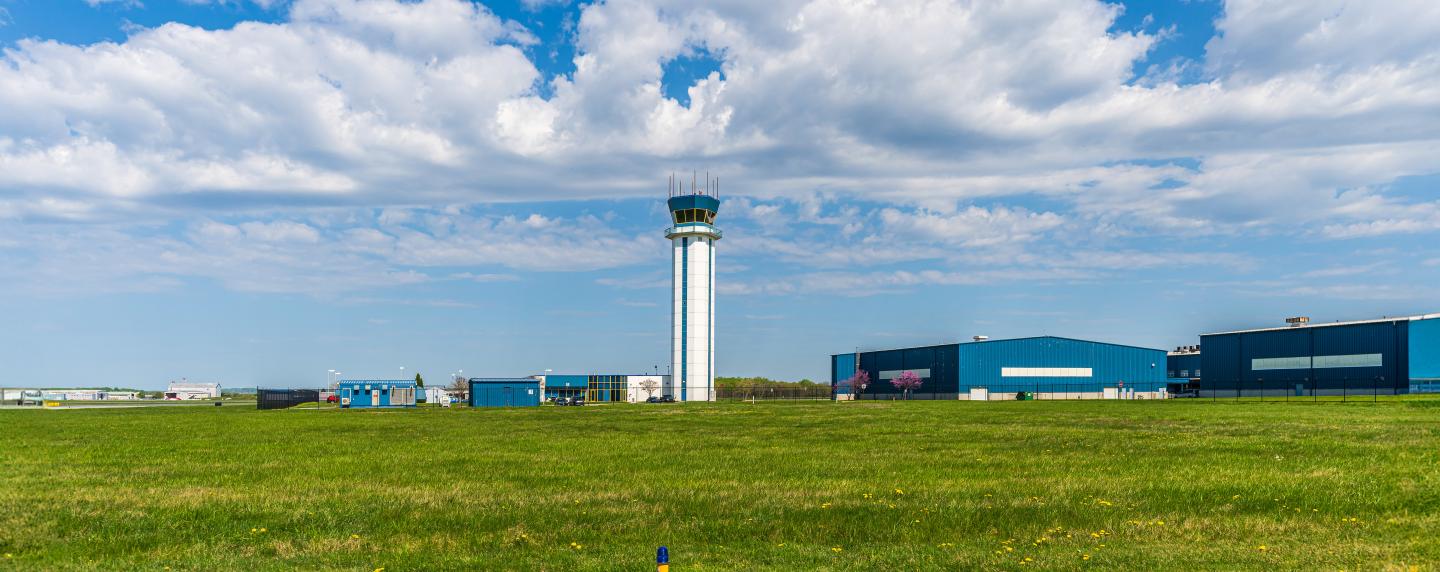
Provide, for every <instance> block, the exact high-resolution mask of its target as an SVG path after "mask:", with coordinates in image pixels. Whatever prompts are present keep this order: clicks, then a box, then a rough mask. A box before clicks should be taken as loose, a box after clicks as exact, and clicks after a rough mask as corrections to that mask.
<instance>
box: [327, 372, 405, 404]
mask: <svg viewBox="0 0 1440 572" xmlns="http://www.w3.org/2000/svg"><path fill="white" fill-rule="evenodd" d="M336 391H337V392H338V393H339V394H340V407H342V408H352V409H360V408H367V407H414V406H415V380H413V379H347V380H344V381H341V382H340V383H339V384H337V389H336Z"/></svg>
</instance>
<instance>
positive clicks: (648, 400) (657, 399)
mask: <svg viewBox="0 0 1440 572" xmlns="http://www.w3.org/2000/svg"><path fill="white" fill-rule="evenodd" d="M645 403H660V398H659V397H656V396H653V395H652V396H650V398H649V399H646V400H645Z"/></svg>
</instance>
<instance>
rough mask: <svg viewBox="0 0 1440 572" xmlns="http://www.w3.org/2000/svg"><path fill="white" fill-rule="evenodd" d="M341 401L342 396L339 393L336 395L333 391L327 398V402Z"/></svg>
mask: <svg viewBox="0 0 1440 572" xmlns="http://www.w3.org/2000/svg"><path fill="white" fill-rule="evenodd" d="M339 401H340V397H339V396H337V395H335V394H333V393H332V394H330V396H329V397H326V398H325V403H336V402H339Z"/></svg>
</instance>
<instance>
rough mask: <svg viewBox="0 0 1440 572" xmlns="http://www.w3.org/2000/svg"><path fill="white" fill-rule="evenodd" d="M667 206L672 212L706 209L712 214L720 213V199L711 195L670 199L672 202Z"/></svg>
mask: <svg viewBox="0 0 1440 572" xmlns="http://www.w3.org/2000/svg"><path fill="white" fill-rule="evenodd" d="M666 204H667V205H668V206H669V207H670V211H671V212H674V211H678V210H685V209H705V210H707V211H710V212H712V213H718V212H720V199H717V198H715V197H712V196H709V195H683V196H678V197H670V200H669V201H668V202H667V203H666Z"/></svg>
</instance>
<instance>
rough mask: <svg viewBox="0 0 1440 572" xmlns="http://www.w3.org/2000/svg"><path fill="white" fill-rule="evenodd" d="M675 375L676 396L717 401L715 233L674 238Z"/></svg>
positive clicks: (689, 234) (673, 373)
mask: <svg viewBox="0 0 1440 572" xmlns="http://www.w3.org/2000/svg"><path fill="white" fill-rule="evenodd" d="M670 240H671V242H672V243H673V247H672V248H671V252H672V254H673V257H674V261H673V266H674V291H673V296H672V297H671V301H672V306H673V307H672V314H673V316H674V318H673V320H674V323H673V324H671V331H672V336H671V350H670V351H671V370H670V371H671V376H672V377H671V379H672V385H673V390H674V395H675V397H676V399H679V400H682V401H714V400H715V360H714V355H715V320H714V315H715V237H713V236H708V233H694V234H691V233H686V234H684V235H681V236H675V237H672V238H671V239H670Z"/></svg>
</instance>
